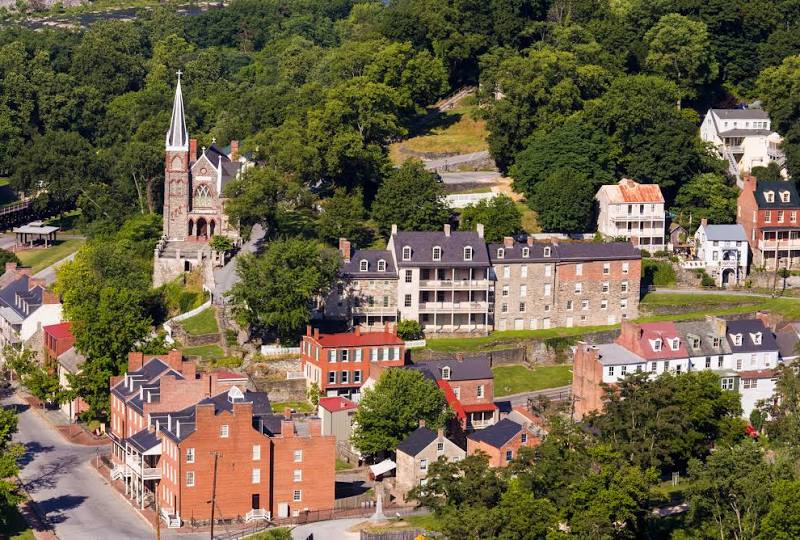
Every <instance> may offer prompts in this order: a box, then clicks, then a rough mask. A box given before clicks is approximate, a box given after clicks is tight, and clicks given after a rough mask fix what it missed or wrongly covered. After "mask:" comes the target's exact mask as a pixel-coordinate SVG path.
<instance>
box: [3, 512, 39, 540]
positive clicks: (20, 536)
mask: <svg viewBox="0 0 800 540" xmlns="http://www.w3.org/2000/svg"><path fill="white" fill-rule="evenodd" d="M2 521H7V524H6V525H5V526H4V529H3V530H2V531H0V538H3V539H6V538H7V539H9V540H36V536H34V534H33V531H32V530H31V529H29V528H28V523H27V522H26V521H25V518H23V517H22V514H20V513H19V511H18V510H17V508H16V507H14V508H11V509H10V510H9V513H8V515H4V516H3V520H2Z"/></svg>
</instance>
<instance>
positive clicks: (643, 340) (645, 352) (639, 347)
mask: <svg viewBox="0 0 800 540" xmlns="http://www.w3.org/2000/svg"><path fill="white" fill-rule="evenodd" d="M634 331H638V332H639V334H638V335H635V336H630V334H627V332H634ZM629 338H631V341H632V346H631V343H630V342H629V341H628V339H629ZM674 338H678V340H679V341H678V343H679V346H678V348H677V349H676V350H673V349H672V347H671V340H672V339H674ZM656 340H661V348H660V349H661V350H658V351H656V350H654V349H653V342H655V341H656ZM617 343H618V344H619V345H622V346H623V347H625V348H627V349H628V350H630V351H631V352H633V353H635V354H638V355H639V356H641V357H642V358H644V359H646V360H670V359H677V358H688V357H689V353H688V351H687V350H686V344H685V343H684V342H683V339H681V334H680V333H679V332H678V328H677V327H676V326H675V323H673V322H672V321H664V322H653V323H642V324H638V325H635V324H634V325H632V326H630V327H628V326H626V327H625V328H623V331H622V334H621V335H620V336H619V337H618V338H617Z"/></svg>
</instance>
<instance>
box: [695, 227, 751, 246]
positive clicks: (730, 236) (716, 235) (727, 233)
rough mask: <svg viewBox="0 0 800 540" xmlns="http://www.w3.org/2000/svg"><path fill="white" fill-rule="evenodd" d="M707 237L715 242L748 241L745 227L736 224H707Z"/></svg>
mask: <svg viewBox="0 0 800 540" xmlns="http://www.w3.org/2000/svg"><path fill="white" fill-rule="evenodd" d="M705 233H706V238H708V239H709V240H711V241H715V242H732V241H736V242H747V235H746V234H745V232H744V227H742V226H741V225H739V224H738V223H737V224H735V225H706V226H705Z"/></svg>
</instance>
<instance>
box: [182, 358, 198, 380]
mask: <svg viewBox="0 0 800 540" xmlns="http://www.w3.org/2000/svg"><path fill="white" fill-rule="evenodd" d="M181 373H182V374H183V376H184V377H185V378H186V380H187V381H193V380H195V379H196V378H197V364H195V363H194V362H192V361H187V362H183V365H181Z"/></svg>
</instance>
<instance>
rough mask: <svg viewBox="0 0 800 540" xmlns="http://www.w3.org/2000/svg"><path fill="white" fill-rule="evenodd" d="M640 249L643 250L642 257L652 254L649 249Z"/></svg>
mask: <svg viewBox="0 0 800 540" xmlns="http://www.w3.org/2000/svg"><path fill="white" fill-rule="evenodd" d="M639 251H641V252H642V257H649V256H650V252H649V251H647V250H646V249H640V250H639Z"/></svg>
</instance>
